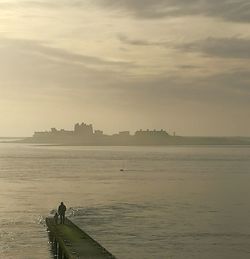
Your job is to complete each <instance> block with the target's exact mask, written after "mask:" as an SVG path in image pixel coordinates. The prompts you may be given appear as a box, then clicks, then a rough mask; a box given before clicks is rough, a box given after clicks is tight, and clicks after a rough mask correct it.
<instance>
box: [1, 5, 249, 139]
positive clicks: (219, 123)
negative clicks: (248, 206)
mask: <svg viewBox="0 0 250 259" xmlns="http://www.w3.org/2000/svg"><path fill="white" fill-rule="evenodd" d="M0 93H1V94H0V119H1V122H0V124H1V127H0V136H19V135H21V136H29V135H31V134H32V133H33V131H34V130H46V129H50V128H51V127H57V128H66V129H70V128H72V127H73V124H74V123H75V122H81V121H84V122H87V123H93V124H94V128H95V129H103V130H104V132H106V133H113V132H116V131H119V130H131V131H132V132H133V131H134V130H136V129H140V128H143V129H147V128H152V129H154V128H157V129H158V128H159V129H161V128H164V129H166V130H167V131H170V132H173V131H176V132H177V134H180V135H248V136H249V135H250V2H249V0H53V1H52V0H33V1H32V0H31V1H29V0H1V1H0Z"/></svg>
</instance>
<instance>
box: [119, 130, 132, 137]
mask: <svg viewBox="0 0 250 259" xmlns="http://www.w3.org/2000/svg"><path fill="white" fill-rule="evenodd" d="M118 135H119V136H120V137H129V136H130V132H129V131H120V132H119V134H118Z"/></svg>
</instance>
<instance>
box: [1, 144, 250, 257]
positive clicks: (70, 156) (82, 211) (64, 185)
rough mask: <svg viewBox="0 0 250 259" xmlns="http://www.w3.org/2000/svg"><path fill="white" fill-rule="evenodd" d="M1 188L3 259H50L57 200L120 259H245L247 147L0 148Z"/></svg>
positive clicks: (249, 220)
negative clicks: (50, 223)
mask: <svg viewBox="0 0 250 259" xmlns="http://www.w3.org/2000/svg"><path fill="white" fill-rule="evenodd" d="M121 168H124V172H121V171H120V169H121ZM0 190H1V191H0V258H5V259H8V258H13V259H14V258H15V259H19V258H20V259H38V258H39V259H40V258H41V259H46V258H52V255H51V252H50V246H49V244H48V238H47V233H46V228H45V226H44V218H45V217H46V216H47V215H49V213H50V211H52V210H53V209H55V208H56V207H57V206H58V204H59V203H60V202H61V201H64V202H65V204H66V205H67V207H68V217H70V218H71V219H72V220H73V221H74V222H75V223H77V224H78V225H79V226H80V227H82V228H83V229H84V230H85V231H86V232H88V233H89V234H90V235H92V236H93V237H94V238H95V239H96V240H98V241H99V242H100V243H101V244H103V246H104V247H106V248H107V249H108V250H110V251H111V252H112V253H113V254H114V255H116V256H117V258H119V259H132V258H133V259H135V258H136V259H151V258H152V259H158V258H174V259H175V258H176V259H182V258H183V259H184V258H185V259H187V258H192V259H196V258H197V259H208V258H209V259H211V258H219V259H221V258H226V259H230V258H232V259H235V258H239V259H241V258H242V259H244V258H246V259H247V258H249V257H250V147H206V146H202V147H49V146H32V145H26V144H3V143H2V144H0Z"/></svg>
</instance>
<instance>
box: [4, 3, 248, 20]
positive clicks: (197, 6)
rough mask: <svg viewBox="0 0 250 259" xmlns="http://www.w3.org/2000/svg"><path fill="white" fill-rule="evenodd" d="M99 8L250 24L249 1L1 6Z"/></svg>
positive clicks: (156, 16)
mask: <svg viewBox="0 0 250 259" xmlns="http://www.w3.org/2000/svg"><path fill="white" fill-rule="evenodd" d="M93 5H99V6H101V7H102V8H105V9H106V10H116V11H125V12H126V13H127V14H130V15H132V16H134V17H136V18H138V19H140V18H142V19H161V18H167V17H179V16H186V15H202V16H208V17H217V18H220V19H223V20H227V21H233V22H242V23H249V22H250V3H249V1H248V0H237V1H235V0H219V1H218V0H203V1H200V0H188V1H187V0H136V1H135V0H60V1H48V0H43V1H41V0H30V1H28V0H25V1H24V0H23V1H19V2H6V1H3V2H2V3H1V4H0V7H1V8H11V7H16V6H18V7H25V8H29V7H30V8H56V9H58V8H61V7H67V8H69V7H72V8H78V9H79V8H82V10H84V9H85V8H89V7H90V6H93Z"/></svg>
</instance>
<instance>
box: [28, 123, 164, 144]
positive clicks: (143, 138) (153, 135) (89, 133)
mask: <svg viewBox="0 0 250 259" xmlns="http://www.w3.org/2000/svg"><path fill="white" fill-rule="evenodd" d="M168 137H169V134H168V133H167V132H166V131H165V130H163V129H161V130H149V129H147V130H138V131H136V132H135V134H134V135H131V134H130V132H129V131H120V132H119V133H116V134H113V135H106V134H104V133H103V131H102V130H94V129H93V126H92V124H89V125H88V124H86V123H81V124H79V123H76V124H75V126H74V130H64V129H61V130H57V129H56V128H51V130H50V131H43V132H35V133H34V135H33V137H32V138H31V140H32V142H39V143H66V144H67V143H68V144H70V143H72V144H85V145H133V144H154V143H156V144H157V143H160V142H162V141H163V140H164V139H165V138H168Z"/></svg>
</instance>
